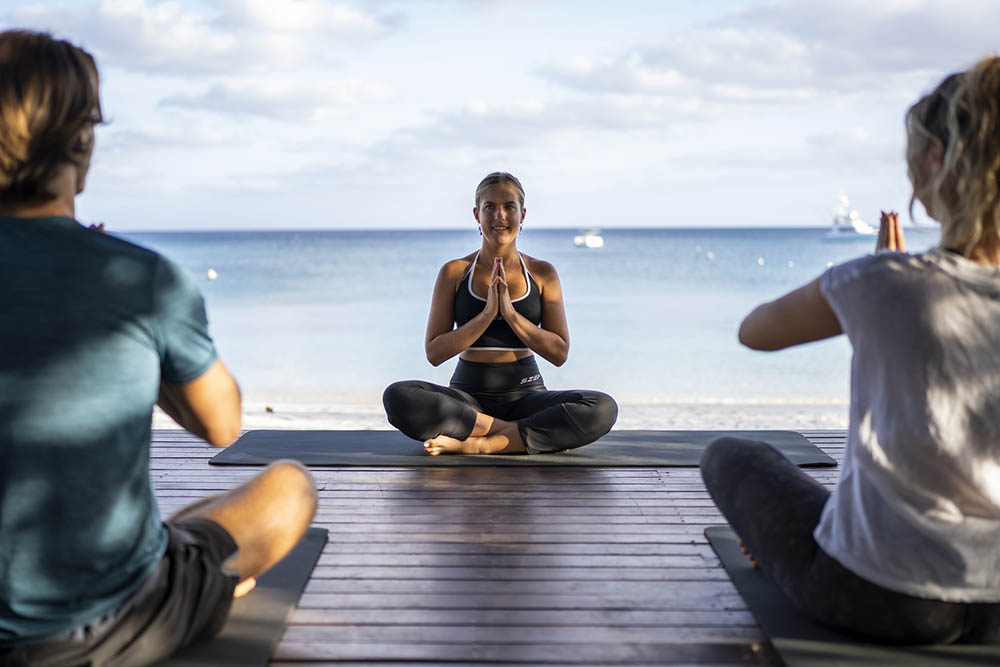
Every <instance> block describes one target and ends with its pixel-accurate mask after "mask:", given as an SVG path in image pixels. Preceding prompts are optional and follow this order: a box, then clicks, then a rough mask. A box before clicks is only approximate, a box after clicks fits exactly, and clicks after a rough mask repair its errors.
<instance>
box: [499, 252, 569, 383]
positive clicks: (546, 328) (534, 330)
mask: <svg viewBox="0 0 1000 667" xmlns="http://www.w3.org/2000/svg"><path fill="white" fill-rule="evenodd" d="M529 268H530V270H531V273H532V274H533V275H534V276H535V279H536V282H538V288H539V290H541V296H542V322H541V325H540V326H535V324H534V323H533V322H531V321H529V320H528V319H527V318H526V317H524V316H523V315H521V313H519V312H517V310H515V309H514V304H513V303H512V302H511V299H510V293H509V292H508V291H507V288H506V286H505V285H500V286H499V301H500V306H499V308H500V314H501V315H503V318H504V319H505V320H507V323H508V324H510V328H511V329H513V330H514V333H515V334H517V337H518V338H520V339H521V340H522V341H523V342H524V344H525V345H527V346H528V348H530V349H531V351H532V352H534V353H535V354H538V355H540V356H541V357H542V358H543V359H545V360H546V361H548V362H550V363H552V364H554V365H556V366H562V365H563V364H564V363H566V358H567V357H568V356H569V324H568V323H567V322H566V309H565V308H564V306H563V295H562V285H560V284H559V275H558V274H557V273H556V269H555V267H554V266H552V265H551V264H549V263H548V262H542V261H539V260H532V262H531V267H529Z"/></svg>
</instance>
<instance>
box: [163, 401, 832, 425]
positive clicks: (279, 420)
mask: <svg viewBox="0 0 1000 667" xmlns="http://www.w3.org/2000/svg"><path fill="white" fill-rule="evenodd" d="M269 409H270V410H269ZM847 418H848V406H847V404H846V403H833V402H820V401H816V402H794V399H790V400H789V401H788V402H785V401H759V402H729V401H726V402H707V401H706V402H649V403H621V404H620V405H619V414H618V423H617V424H616V425H615V428H619V429H667V430H670V429H692V430H694V429H698V430H718V429H793V430H797V429H843V428H847ZM153 428H177V425H176V424H174V422H173V420H171V419H170V418H169V417H167V416H166V415H165V414H164V413H163V412H161V411H160V410H159V409H157V410H156V412H155V413H154V415H153ZM243 428H245V429H317V430H364V429H390V428H392V426H390V425H389V423H388V422H387V421H386V419H385V413H384V412H383V411H382V406H381V404H380V403H379V402H366V403H357V402H330V403H321V402H303V401H274V402H260V401H248V402H246V403H244V406H243Z"/></svg>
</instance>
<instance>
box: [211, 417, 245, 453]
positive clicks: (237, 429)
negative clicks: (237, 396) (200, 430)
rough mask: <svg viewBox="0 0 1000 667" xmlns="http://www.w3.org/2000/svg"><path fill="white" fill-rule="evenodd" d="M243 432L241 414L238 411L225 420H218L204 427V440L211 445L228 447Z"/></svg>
mask: <svg viewBox="0 0 1000 667" xmlns="http://www.w3.org/2000/svg"><path fill="white" fill-rule="evenodd" d="M242 432H243V416H242V415H241V414H239V413H237V414H236V415H233V416H230V417H229V418H228V419H226V420H220V422H219V423H216V424H213V425H212V426H211V427H209V428H206V429H205V440H206V441H208V444H210V445H212V446H213V447H228V446H229V445H231V444H233V443H234V442H235V441H236V439H237V438H238V437H240V434H241V433H242Z"/></svg>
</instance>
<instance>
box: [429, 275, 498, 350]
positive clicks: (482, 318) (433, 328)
mask: <svg viewBox="0 0 1000 667" xmlns="http://www.w3.org/2000/svg"><path fill="white" fill-rule="evenodd" d="M468 268H469V262H468V261H467V260H452V261H450V262H448V263H447V264H445V265H444V266H442V267H441V270H440V271H439V272H438V277H437V281H436V282H435V283H434V293H433V295H432V296H431V310H430V313H429V314H428V316H427V333H426V335H425V337H424V352H425V353H426V355H427V361H429V362H431V365H432V366H440V365H441V364H443V363H444V362H445V361H447V360H449V359H451V358H452V357H454V356H455V355H456V354H461V353H462V352H463V351H464V350H465V349H466V348H468V347H469V346H470V345H472V344H473V343H474V342H476V340H477V339H478V338H479V337H480V336H482V335H483V332H485V331H486V329H487V328H488V327H489V326H490V322H492V321H493V318H494V317H496V314H497V297H496V289H494V288H492V287H491V288H490V291H489V293H488V295H487V299H486V305H485V307H484V308H483V310H482V312H480V313H479V314H478V315H476V316H475V317H473V318H472V319H471V320H469V321H468V322H466V323H465V324H463V325H462V326H460V327H458V328H457V329H456V328H455V290H456V289H458V283H459V282H460V281H461V280H462V277H463V276H464V275H465V272H466V269H468Z"/></svg>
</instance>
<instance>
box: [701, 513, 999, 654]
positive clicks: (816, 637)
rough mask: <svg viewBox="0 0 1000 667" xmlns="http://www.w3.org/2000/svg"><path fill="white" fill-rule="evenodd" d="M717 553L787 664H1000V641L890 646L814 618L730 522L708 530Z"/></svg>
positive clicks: (737, 588) (706, 531)
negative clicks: (744, 548) (744, 546)
mask: <svg viewBox="0 0 1000 667" xmlns="http://www.w3.org/2000/svg"><path fill="white" fill-rule="evenodd" d="M705 537H707V538H708V541H709V543H710V544H711V545H712V548H713V549H715V553H716V554H717V555H718V556H719V560H721V561H722V565H723V567H725V568H726V572H728V573H729V577H730V578H731V579H732V580H733V584H734V585H735V586H736V590H737V591H739V593H740V595H742V596H743V599H744V601H746V603H747V606H748V607H750V611H751V612H752V613H753V617H754V618H755V619H756V620H757V624H758V625H760V628H761V630H762V631H763V632H764V634H765V635H767V638H768V639H770V640H771V644H772V645H773V646H774V649H775V651H776V652H777V653H778V655H779V656H781V660H782V662H783V663H784V664H785V667H834V666H835V665H836V666H838V667H839V666H844V667H847V666H849V667H876V666H879V667H882V666H884V665H899V666H900V667H903V666H904V665H905V666H906V667H959V666H966V667H967V666H968V665H993V666H995V665H1000V646H985V645H977V644H962V645H949V646H945V645H930V646H886V645H879V644H871V643H867V642H865V641H864V640H861V639H857V638H854V637H849V636H846V635H842V634H839V633H837V632H834V631H833V630H828V629H826V628H825V627H823V626H821V625H819V624H817V623H815V622H813V621H811V620H809V619H808V618H806V617H804V616H802V615H801V614H799V612H798V611H796V610H795V608H794V607H792V605H791V603H790V602H788V600H787V598H785V596H784V595H783V594H782V593H781V591H779V590H778V588H777V586H775V585H774V584H773V583H771V581H770V580H769V579H768V578H767V577H765V576H764V575H763V574H762V573H761V572H760V570H755V569H754V568H753V567H751V566H750V561H749V560H747V557H746V556H744V555H743V553H742V552H741V551H740V548H739V546H738V545H737V543H736V534H735V533H733V531H732V529H731V528H729V526H712V527H710V528H706V529H705Z"/></svg>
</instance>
